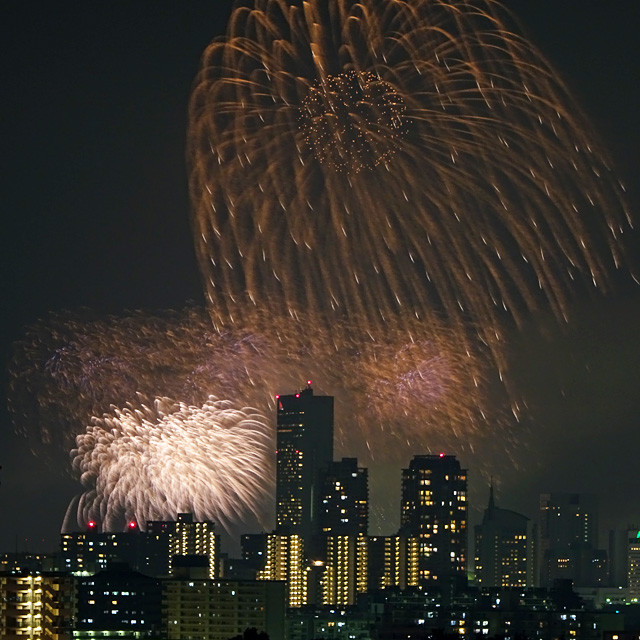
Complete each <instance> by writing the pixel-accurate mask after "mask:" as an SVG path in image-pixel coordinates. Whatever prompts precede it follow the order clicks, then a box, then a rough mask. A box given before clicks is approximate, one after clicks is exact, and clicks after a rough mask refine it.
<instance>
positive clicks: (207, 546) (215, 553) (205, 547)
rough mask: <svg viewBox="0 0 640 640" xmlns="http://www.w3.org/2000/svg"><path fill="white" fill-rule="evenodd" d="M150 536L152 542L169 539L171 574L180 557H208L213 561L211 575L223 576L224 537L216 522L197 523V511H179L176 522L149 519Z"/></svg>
mask: <svg viewBox="0 0 640 640" xmlns="http://www.w3.org/2000/svg"><path fill="white" fill-rule="evenodd" d="M147 536H148V537H149V539H150V543H151V542H154V541H156V540H157V541H160V540H163V539H165V538H166V540H167V543H166V544H167V549H168V569H169V573H173V564H174V558H175V557H176V556H206V557H207V558H208V562H209V578H217V577H219V575H220V570H219V566H218V563H219V549H220V536H219V535H218V534H217V533H216V530H215V524H214V523H213V522H209V521H197V522H196V521H194V519H193V514H191V513H179V514H178V519H177V520H175V521H174V520H152V521H149V522H147Z"/></svg>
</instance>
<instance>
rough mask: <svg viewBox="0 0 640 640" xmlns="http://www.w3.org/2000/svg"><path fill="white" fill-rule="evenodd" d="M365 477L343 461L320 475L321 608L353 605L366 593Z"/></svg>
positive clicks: (353, 464) (354, 465)
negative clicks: (359, 595) (358, 596)
mask: <svg viewBox="0 0 640 640" xmlns="http://www.w3.org/2000/svg"><path fill="white" fill-rule="evenodd" d="M367 480H368V473H367V470H366V469H364V468H362V467H358V461H357V459H356V458H342V460H341V461H339V462H332V463H331V464H329V465H328V466H327V467H326V468H325V469H324V470H323V471H322V474H321V483H320V494H319V500H318V525H319V528H320V531H321V533H322V537H323V541H322V542H323V556H324V561H325V565H324V573H323V576H322V604H324V605H339V606H347V605H353V604H355V601H356V596H357V594H358V593H362V592H364V591H366V590H367V552H368V544H367V524H368V482H367Z"/></svg>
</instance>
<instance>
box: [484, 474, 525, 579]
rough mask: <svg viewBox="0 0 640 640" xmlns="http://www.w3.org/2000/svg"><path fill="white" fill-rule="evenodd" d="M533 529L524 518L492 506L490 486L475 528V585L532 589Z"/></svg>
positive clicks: (492, 496)
mask: <svg viewBox="0 0 640 640" xmlns="http://www.w3.org/2000/svg"><path fill="white" fill-rule="evenodd" d="M534 558H535V535H534V527H533V526H532V524H531V521H530V520H529V518H527V517H526V516H523V515H522V514H520V513H516V512H515V511H509V510H508V509H500V508H498V507H496V505H495V499H494V495H493V486H492V487H491V488H490V490H489V504H488V506H487V508H486V509H485V511H484V516H483V518H482V524H479V525H477V526H476V528H475V570H476V581H477V583H478V585H479V586H481V587H532V586H535V585H534V575H535V562H534Z"/></svg>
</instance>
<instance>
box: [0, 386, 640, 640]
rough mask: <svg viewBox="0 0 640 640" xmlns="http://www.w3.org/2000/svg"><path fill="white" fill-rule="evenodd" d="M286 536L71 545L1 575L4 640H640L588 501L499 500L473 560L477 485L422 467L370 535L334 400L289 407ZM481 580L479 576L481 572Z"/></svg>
mask: <svg viewBox="0 0 640 640" xmlns="http://www.w3.org/2000/svg"><path fill="white" fill-rule="evenodd" d="M276 472H277V476H276V527H275V529H274V531H272V532H269V533H266V532H265V533H261V534H246V535H244V536H242V539H241V546H242V557H241V558H237V559H232V558H228V557H226V556H225V554H223V553H222V551H221V549H220V540H219V536H218V533H217V532H216V529H215V524H214V523H211V522H199V521H196V520H194V518H193V516H192V515H191V514H176V520H174V521H157V522H156V521H154V522H147V523H145V524H144V527H143V528H144V530H141V528H140V527H139V526H138V523H135V522H131V523H129V525H128V527H127V530H126V531H124V532H108V531H101V530H100V526H99V523H94V522H91V523H88V524H87V526H86V528H85V530H84V531H78V532H73V533H65V534H62V536H61V547H60V551H59V553H57V554H54V555H52V556H47V557H36V556H28V555H26V554H14V555H11V554H4V556H3V557H2V558H1V559H0V637H2V638H6V639H13V638H16V639H17V638H47V639H52V640H53V639H60V640H61V639H68V638H69V639H70V638H98V637H99V638H123V637H126V638H165V639H167V640H173V639H175V640H187V639H194V640H195V639H198V640H202V639H204V638H206V639H212V640H229V639H231V638H234V637H236V636H238V635H241V634H242V633H243V631H245V630H246V629H251V628H253V629H256V630H258V631H262V632H265V633H266V634H268V636H269V637H270V638H271V639H272V640H281V639H285V638H286V639H287V640H314V639H319V638H345V639H354V640H399V639H404V638H414V639H415V638H418V639H419V638H432V637H456V638H476V637H486V638H493V637H502V638H513V639H514V640H515V638H560V637H564V638H581V639H582V638H584V639H591V638H593V639H594V640H595V639H596V638H598V639H599V638H611V639H612V640H623V639H624V638H627V637H633V638H639V637H640V633H636V634H635V635H632V636H628V635H625V634H628V633H630V630H631V629H640V614H637V613H636V611H637V609H638V607H636V606H634V604H633V603H634V602H637V598H638V596H640V532H638V531H636V530H634V531H627V532H624V533H621V534H617V535H614V536H612V538H611V544H610V548H609V549H608V550H607V551H605V550H601V549H599V548H598V545H597V543H596V540H597V517H596V515H597V510H596V508H595V502H594V501H593V499H592V498H590V497H589V496H583V495H576V494H546V495H543V496H541V501H540V518H539V521H538V522H537V523H535V524H534V523H532V521H531V520H530V519H529V518H527V517H525V516H524V515H521V514H518V513H515V512H513V511H509V510H506V509H502V508H499V507H498V506H496V504H495V498H494V495H493V489H492V488H491V489H490V493H489V500H488V505H487V508H486V509H485V511H484V517H483V519H482V522H481V523H480V524H478V525H477V526H476V527H475V529H474V536H473V538H474V541H473V542H474V544H473V548H474V550H475V553H474V556H473V560H474V561H473V562H471V561H470V558H469V557H468V549H469V546H470V544H469V542H470V539H469V538H470V527H469V521H468V511H469V505H468V499H467V498H468V494H467V471H466V470H465V469H463V468H462V467H461V466H460V463H459V461H458V460H457V459H456V457H455V456H452V455H445V454H439V455H417V456H414V457H413V459H412V460H411V461H410V462H409V464H408V467H407V468H406V469H404V470H403V471H402V485H401V487H400V490H401V522H400V528H399V530H398V531H397V532H396V533H395V534H393V535H388V536H371V535H369V534H368V513H369V501H368V476H367V470H366V469H364V468H362V467H359V466H358V461H357V460H356V459H355V458H343V459H342V460H339V461H336V460H334V459H333V398H332V397H330V396H317V395H315V394H314V393H313V389H312V388H311V386H310V384H308V385H307V387H306V388H305V389H303V390H301V391H300V392H299V393H296V394H292V395H283V396H279V397H278V398H277V451H276ZM472 565H473V566H474V567H475V570H474V571H473V570H472Z"/></svg>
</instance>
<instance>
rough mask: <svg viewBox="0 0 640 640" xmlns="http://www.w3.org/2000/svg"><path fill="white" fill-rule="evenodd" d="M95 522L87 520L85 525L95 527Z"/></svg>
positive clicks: (90, 527)
mask: <svg viewBox="0 0 640 640" xmlns="http://www.w3.org/2000/svg"><path fill="white" fill-rule="evenodd" d="M95 526H96V523H95V522H94V521H93V520H89V522H87V527H89V529H95Z"/></svg>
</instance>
